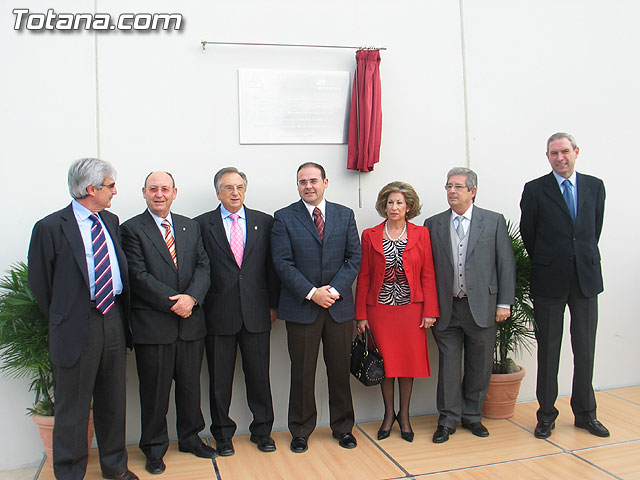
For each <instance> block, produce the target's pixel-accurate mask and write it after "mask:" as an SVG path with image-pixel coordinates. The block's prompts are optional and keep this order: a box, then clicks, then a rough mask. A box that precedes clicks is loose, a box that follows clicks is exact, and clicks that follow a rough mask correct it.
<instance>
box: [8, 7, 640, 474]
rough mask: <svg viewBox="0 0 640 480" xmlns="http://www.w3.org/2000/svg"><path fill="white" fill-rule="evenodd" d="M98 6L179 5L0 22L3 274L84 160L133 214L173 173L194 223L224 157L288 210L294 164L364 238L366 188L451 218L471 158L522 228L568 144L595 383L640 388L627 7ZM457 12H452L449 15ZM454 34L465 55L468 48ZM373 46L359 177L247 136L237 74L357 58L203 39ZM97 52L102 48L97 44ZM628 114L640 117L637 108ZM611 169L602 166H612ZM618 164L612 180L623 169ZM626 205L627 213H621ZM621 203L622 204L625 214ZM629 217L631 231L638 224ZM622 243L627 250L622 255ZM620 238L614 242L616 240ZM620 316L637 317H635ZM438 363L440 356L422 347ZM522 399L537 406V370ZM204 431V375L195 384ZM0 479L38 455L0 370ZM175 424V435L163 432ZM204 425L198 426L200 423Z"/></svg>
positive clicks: (330, 151)
mask: <svg viewBox="0 0 640 480" xmlns="http://www.w3.org/2000/svg"><path fill="white" fill-rule="evenodd" d="M96 4H97V6H96V7H95V10H96V11H98V12H110V13H112V14H115V15H117V14H120V13H123V12H149V13H158V12H179V13H182V14H183V15H184V26H183V30H182V31H181V32H180V33H175V32H173V33H167V32H157V33H128V34H126V33H117V32H111V33H106V34H100V35H97V36H95V35H92V34H85V33H71V34H62V33H39V34H36V33H30V32H15V31H14V30H13V28H12V27H13V21H14V19H13V15H12V14H11V9H12V8H16V7H20V6H21V5H10V6H6V5H4V7H5V8H3V10H2V15H0V45H1V46H0V66H1V68H2V71H3V75H1V76H0V82H1V83H0V104H1V105H2V110H1V111H2V113H1V114H0V152H2V166H3V175H1V176H0V189H1V191H2V192H3V193H4V198H5V199H6V200H5V205H4V206H3V207H2V209H1V210H0V224H1V225H3V226H4V228H3V230H4V232H5V233H4V237H3V238H4V240H3V248H2V249H1V250H0V270H1V271H2V272H4V271H6V270H7V269H8V268H9V266H10V265H11V264H12V263H14V262H15V261H18V260H25V259H26V251H27V244H28V241H29V235H30V230H31V227H32V225H33V223H34V222H35V221H36V220H38V219H39V218H41V217H42V216H44V215H46V214H48V213H50V212H52V211H54V210H57V209H59V208H62V207H63V206H64V205H66V204H67V203H68V202H69V197H68V194H67V191H66V170H67V167H68V165H69V163H70V162H71V161H72V160H74V159H76V158H79V157H81V156H95V155H100V156H101V157H102V158H104V159H105V160H109V161H111V162H112V163H113V164H114V165H115V166H116V168H117V169H118V173H119V175H118V196H117V197H116V198H115V199H114V202H113V208H112V210H113V211H114V212H115V213H117V214H119V215H120V217H121V219H122V220H125V219H127V218H129V217H131V216H133V215H134V214H137V213H138V212H140V211H142V209H143V208H144V203H143V200H142V198H141V196H140V190H139V189H140V186H141V182H142V180H143V178H144V176H145V175H146V173H147V172H148V171H150V170H152V169H167V170H170V171H172V172H173V173H174V174H175V177H176V180H177V184H178V188H179V196H178V199H177V200H176V202H175V204H174V207H175V211H177V212H180V213H183V214H186V215H196V214H199V213H201V212H204V211H207V210H210V209H212V208H215V206H216V205H217V202H216V200H215V196H214V193H213V189H212V186H211V177H212V175H213V173H214V172H215V171H217V170H218V169H219V168H221V167H223V166H227V165H235V166H237V167H238V168H240V169H242V170H244V171H245V172H246V173H247V175H248V177H249V189H248V193H247V205H249V206H250V207H252V208H258V209H261V210H264V211H266V212H273V211H274V210H276V209H277V208H280V207H282V206H284V205H286V204H288V203H291V202H293V201H295V200H296V199H297V193H296V189H295V184H294V182H295V180H294V179H295V169H296V167H297V166H298V165H299V164H300V163H302V162H304V161H309V160H311V161H317V162H320V163H322V164H323V165H324V166H325V167H326V168H327V171H328V176H329V178H330V187H329V190H328V191H327V197H328V198H329V199H331V200H333V201H337V202H340V203H343V204H346V205H348V206H350V207H352V208H353V209H354V210H355V211H356V216H357V221H358V225H359V227H360V229H361V230H362V229H363V228H366V227H369V226H372V225H374V224H375V223H377V222H378V221H379V220H380V219H379V217H378V216H377V214H376V213H375V211H374V209H373V203H374V201H375V197H376V195H377V192H378V190H379V189H380V188H381V187H382V186H383V185H385V184H386V183H388V182H389V181H392V180H406V181H409V182H411V183H412V184H413V185H414V186H415V187H416V189H417V190H418V192H419V193H420V194H421V197H422V201H423V204H424V206H423V211H422V215H421V216H420V217H419V218H417V219H416V222H418V223H421V222H422V220H423V219H424V218H426V217H427V216H429V215H432V214H434V213H436V212H439V211H441V210H444V209H445V208H446V207H447V204H446V200H445V195H444V191H443V189H442V185H443V184H444V181H445V178H444V176H445V174H446V171H447V170H448V168H449V167H451V166H454V165H464V164H465V162H466V161H467V160H466V146H465V141H466V138H467V135H468V138H469V163H470V166H471V168H473V169H475V170H476V171H477V172H478V175H479V177H480V187H479V197H478V204H479V205H481V206H484V207H486V208H490V209H494V210H498V211H500V212H503V213H504V214H505V216H506V217H507V218H509V219H511V220H513V221H517V220H518V219H519V208H518V202H519V198H520V193H521V191H522V186H523V184H524V182H525V181H527V180H529V179H531V178H534V177H537V176H539V175H542V174H544V173H546V172H547V171H549V167H548V163H547V162H546V159H545V157H544V148H545V140H546V138H547V137H548V136H549V135H550V134H551V133H553V132H555V131H557V130H565V131H569V132H571V133H573V134H574V135H575V136H576V137H577V139H578V142H579V144H580V146H581V155H580V158H579V160H578V170H580V171H584V172H588V173H592V174H594V175H597V176H599V177H601V178H603V179H604V181H605V183H606V185H607V187H608V194H609V195H608V199H607V213H606V220H605V230H604V233H603V238H602V241H601V248H602V257H603V265H604V274H605V286H606V290H605V293H604V294H602V295H601V296H600V314H601V315H600V316H601V320H600V329H599V336H598V345H597V365H596V371H595V376H594V385H595V386H596V387H597V388H605V387H607V388H608V387H615V386H624V385H630V384H638V383H640V367H639V366H638V361H637V360H638V355H637V350H636V348H635V345H632V343H631V342H632V341H634V340H635V339H637V338H638V337H639V336H640V327H639V326H638V321H637V313H635V312H637V310H638V306H639V305H638V300H637V299H635V298H634V295H633V287H634V285H636V284H637V283H638V280H640V279H639V274H638V267H639V266H640V254H638V251H637V250H634V249H633V248H620V247H619V246H617V245H616V243H615V242H616V241H615V239H616V238H619V237H620V238H625V236H631V237H634V236H635V235H634V234H637V227H636V226H635V225H632V226H625V223H626V222H627V221H628V219H629V215H633V211H632V210H631V208H633V207H632V205H633V204H632V202H631V191H632V189H633V187H634V180H633V179H632V178H631V176H630V175H628V174H627V176H628V177H629V178H625V177H624V176H623V175H624V174H626V173H627V172H629V171H631V162H632V161H633V159H632V158H631V156H630V154H629V153H627V152H629V151H630V150H631V140H630V139H631V138H633V134H634V133H637V132H638V130H639V129H638V127H639V125H638V117H637V115H635V111H636V110H637V109H638V107H640V105H638V104H639V101H640V93H639V92H638V88H637V78H638V73H639V72H638V70H639V68H638V65H637V62H636V61H635V60H634V59H635V57H636V52H635V46H636V45H638V40H639V38H638V36H639V35H640V34H638V33H637V29H636V28H635V25H634V19H635V18H638V14H639V13H640V5H638V4H637V3H636V2H633V1H631V0H629V1H621V0H612V1H609V2H606V3H605V2H602V1H595V0H592V1H586V2H577V1H570V0H560V1H558V0H555V1H551V0H542V1H537V2H525V1H517V2H513V1H507V0H504V1H497V0H492V1H489V0H487V1H484V2H473V1H462V2H461V4H460V2H459V1H458V0H437V1H430V2H415V1H411V0H399V1H396V2H387V1H382V0H375V1H371V0H369V1H364V0H340V1H338V0H327V1H324V2H311V1H292V0H273V1H271V2H261V1H250V0H235V1H233V0H215V1H214V2H200V1H196V0H191V1H185V2H180V3H177V2H169V1H154V2H151V1H135V2H131V1H127V2H125V1H121V0H111V1H109V2H107V1H104V0H103V1H96ZM461 6H462V11H463V15H462V17H461V9H460V7H461ZM29 8H30V9H31V10H32V11H34V12H45V11H46V10H47V8H54V9H56V11H59V12H88V11H94V2H93V1H91V0H77V1H75V2H62V1H52V0H50V1H48V2H44V1H42V0H38V1H32V2H29ZM461 25H462V26H463V28H464V34H465V49H464V53H465V55H464V57H463V49H462V44H461ZM202 40H210V41H237V42H252V41H253V42H288V43H310V44H312V43H315V44H337V45H379V46H386V47H388V50H387V51H384V52H382V62H381V74H382V86H383V111H384V116H383V119H384V120H383V121H384V123H383V140H382V150H381V162H380V164H378V166H376V168H375V171H374V172H373V173H371V174H363V175H361V177H360V179H361V183H362V187H363V195H362V196H363V204H364V205H363V208H358V174H357V173H355V172H350V171H347V170H346V168H345V164H346V146H345V145H240V144H239V142H238V115H237V105H238V98H237V95H238V94H237V70H238V68H274V69H310V70H349V71H353V68H354V60H353V57H354V52H353V51H350V50H323V49H301V48H271V47H231V46H228V47H212V46H209V47H207V51H206V53H204V54H203V53H202V52H201V47H200V41H202ZM96 42H97V43H96ZM463 58H464V59H465V61H466V86H467V98H468V105H467V113H468V130H466V129H465V104H464V91H465V89H464V87H465V84H464V81H463V80H464V76H463V67H462V66H463ZM634 115H635V116H634ZM611 167H613V168H614V170H613V171H612V170H611ZM619 173H622V175H620V174H619ZM627 205H629V206H630V207H631V208H624V207H626V206H627ZM629 212H631V213H629ZM636 223H637V222H636ZM631 242H632V240H628V241H627V242H624V243H623V244H622V245H624V246H626V245H627V244H628V243H631ZM616 247H617V248H616ZM630 312H631V313H630ZM429 345H430V349H431V350H430V355H431V362H432V370H433V371H434V373H435V372H436V371H437V370H436V369H437V350H436V348H435V345H434V344H433V341H432V340H431V338H430V343H429ZM563 352H564V353H563V357H562V367H561V373H560V392H561V394H566V393H569V391H570V385H571V371H572V365H571V354H570V345H569V343H568V341H566V342H565V345H564V350H563ZM271 357H272V363H271V372H272V387H273V396H274V407H275V413H276V420H275V426H274V427H275V429H276V430H285V429H286V416H287V401H288V380H289V373H288V371H289V360H288V355H287V350H286V341H285V332H284V325H283V324H282V322H278V323H277V324H276V325H275V327H274V329H273V333H272V355H271ZM521 363H522V364H523V365H524V366H525V367H526V368H527V371H528V375H527V376H526V377H525V382H524V384H523V387H522V390H521V395H520V399H521V400H531V399H534V398H535V393H534V392H535V359H534V358H532V357H531V356H529V355H525V356H524V357H523V358H522V359H521ZM318 373H319V374H318V381H317V393H316V394H317V397H318V407H319V418H318V422H319V424H320V425H323V426H325V425H327V424H328V408H327V393H326V380H325V375H324V366H323V365H322V362H321V363H320V365H319V369H318ZM128 385H129V391H128V393H129V395H128V424H127V427H128V432H127V439H128V442H130V443H137V441H138V435H139V406H138V394H137V378H136V372H135V365H134V357H133V355H130V357H129V368H128ZM202 385H203V400H202V405H203V412H204V413H205V417H206V418H207V423H208V394H207V389H208V380H207V374H206V367H205V368H204V369H203V374H202ZM352 386H353V393H354V404H355V408H356V416H357V421H367V420H373V419H377V418H380V417H381V415H382V410H383V408H382V402H381V400H380V398H379V394H378V390H377V389H367V388H365V387H363V386H361V385H360V384H358V383H357V382H355V381H353V382H352ZM0 389H1V390H0V392H1V393H0V424H1V425H2V426H3V428H2V430H1V432H0V469H7V468H12V467H17V466H21V465H26V464H33V463H36V462H37V461H39V459H40V454H39V452H40V445H39V438H38V434H37V432H36V429H35V426H33V425H32V424H31V421H30V420H29V419H28V417H25V416H24V412H25V408H26V407H27V406H28V405H29V402H30V400H31V395H30V394H29V393H27V392H26V382H25V381H23V380H11V379H6V378H4V377H3V378H0ZM434 411H435V377H432V378H430V379H419V380H417V381H416V385H415V390H414V399H413V404H412V414H421V413H432V412H434ZM231 413H232V416H233V417H234V418H235V419H236V420H237V421H238V424H239V432H240V433H243V432H246V431H247V426H248V423H249V418H250V414H249V412H248V409H247V407H246V401H245V391H244V387H243V385H242V374H241V372H240V371H238V372H237V375H236V385H235V391H234V402H233V405H232V412H231ZM173 423H175V415H174V414H173V411H172V413H171V416H170V420H169V424H170V426H171V427H170V428H171V433H172V435H173V437H174V438H175V428H174V427H173V425H172V424H173ZM203 433H204V434H208V431H205V432H203Z"/></svg>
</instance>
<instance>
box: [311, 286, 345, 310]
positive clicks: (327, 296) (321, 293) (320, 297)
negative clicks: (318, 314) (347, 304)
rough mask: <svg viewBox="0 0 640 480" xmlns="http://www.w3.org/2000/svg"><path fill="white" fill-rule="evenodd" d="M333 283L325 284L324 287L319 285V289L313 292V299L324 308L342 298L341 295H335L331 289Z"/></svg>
mask: <svg viewBox="0 0 640 480" xmlns="http://www.w3.org/2000/svg"><path fill="white" fill-rule="evenodd" d="M330 288H331V285H324V286H322V287H318V289H317V290H316V291H315V292H313V296H312V297H311V300H313V301H314V302H316V303H317V304H318V305H320V306H321V307H322V308H329V307H330V306H331V305H333V304H334V303H336V300H338V299H339V298H340V295H334V294H333V293H331V292H330V291H329V289H330Z"/></svg>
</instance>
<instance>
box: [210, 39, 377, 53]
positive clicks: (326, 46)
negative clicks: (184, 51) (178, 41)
mask: <svg viewBox="0 0 640 480" xmlns="http://www.w3.org/2000/svg"><path fill="white" fill-rule="evenodd" d="M200 43H201V44H202V51H203V52H204V51H205V49H206V48H207V45H240V46H254V47H304V48H349V49H355V50H386V49H387V47H351V46H347V45H309V44H296V43H250V42H208V41H206V40H203V41H202V42H200Z"/></svg>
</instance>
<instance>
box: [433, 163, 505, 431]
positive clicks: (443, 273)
mask: <svg viewBox="0 0 640 480" xmlns="http://www.w3.org/2000/svg"><path fill="white" fill-rule="evenodd" d="M477 189H478V177H477V176H476V174H475V172H473V171H472V170H470V169H468V168H464V167H456V168H452V169H451V170H449V173H448V174H447V184H446V185H445V190H446V191H447V202H448V203H449V206H450V207H451V208H449V209H448V210H445V211H444V212H442V213H439V214H438V215H434V216H433V217H431V218H428V219H427V220H426V221H425V222H424V224H425V226H426V227H428V228H429V230H430V232H431V248H432V250H433V258H434V266H435V270H436V285H437V288H438V304H439V305H440V318H439V319H438V320H437V321H436V323H435V324H434V326H433V328H432V332H433V337H434V338H435V340H436V344H437V345H438V351H439V359H440V366H439V370H438V392H437V406H438V411H439V412H440V416H439V418H438V428H437V429H436V431H435V433H434V434H433V441H434V443H442V442H446V441H447V440H448V439H449V435H450V434H453V433H455V431H456V428H457V426H458V422H460V421H461V422H462V427H463V428H466V429H468V430H470V431H471V433H473V434H474V435H476V436H478V437H488V436H489V431H488V430H487V428H486V427H485V426H484V425H483V424H482V422H481V420H482V404H483V403H484V399H485V397H486V395H487V389H488V388H489V381H490V379H491V370H492V367H493V348H494V346H495V341H496V326H497V323H496V322H502V321H504V320H506V319H507V318H509V315H510V307H511V305H512V304H513V301H514V296H515V276H516V267H515V259H514V255H513V248H512V246H511V240H510V239H509V234H508V233H507V226H506V223H505V221H504V217H503V216H502V215H500V214H499V213H495V212H491V211H489V210H485V209H482V208H479V207H476V206H475V204H474V202H475V197H476V193H477ZM463 357H464V364H462V360H463ZM462 365H464V379H463V378H461V373H460V372H461V368H462Z"/></svg>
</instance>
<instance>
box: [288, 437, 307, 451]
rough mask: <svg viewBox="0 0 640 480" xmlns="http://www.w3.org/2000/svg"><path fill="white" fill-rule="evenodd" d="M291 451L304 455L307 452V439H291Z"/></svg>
mask: <svg viewBox="0 0 640 480" xmlns="http://www.w3.org/2000/svg"><path fill="white" fill-rule="evenodd" d="M290 448H291V451H292V452H294V453H303V452H306V451H307V448H308V447H307V439H306V438H304V437H293V438H292V439H291V447H290Z"/></svg>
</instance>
